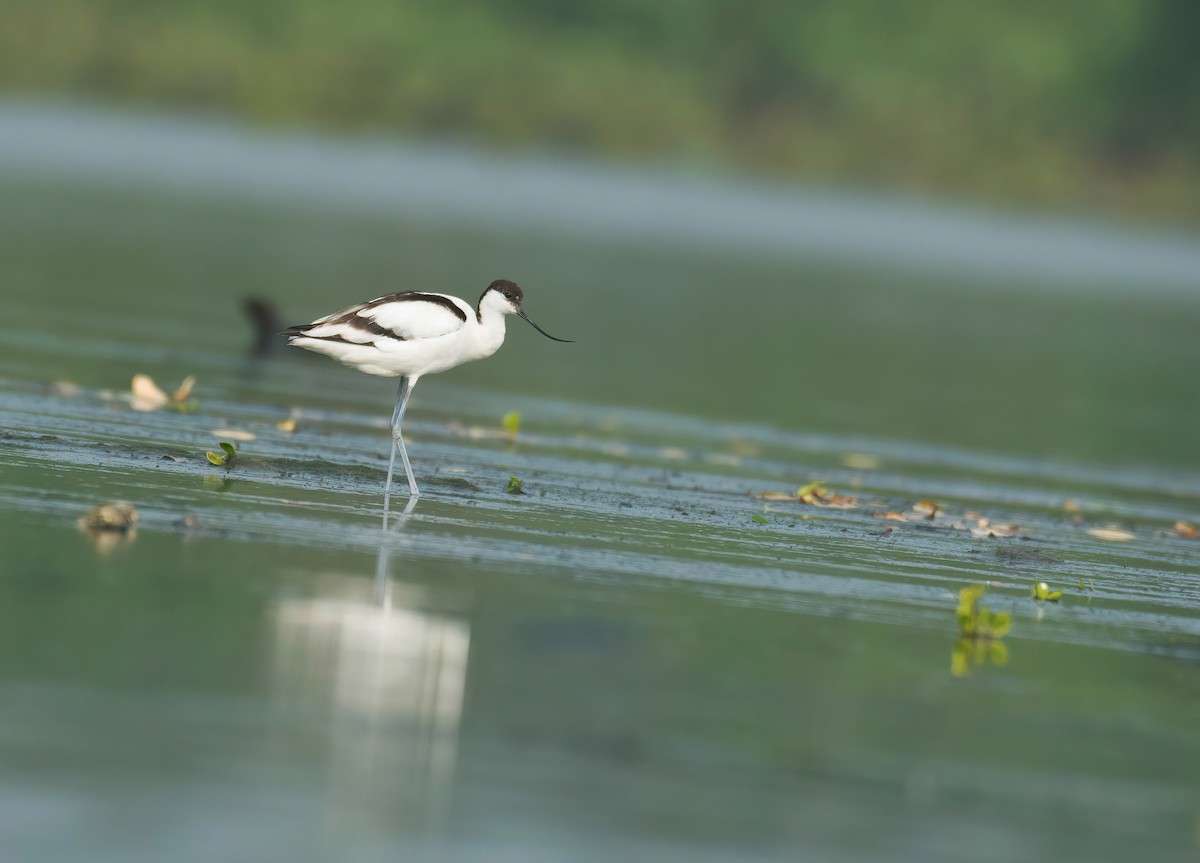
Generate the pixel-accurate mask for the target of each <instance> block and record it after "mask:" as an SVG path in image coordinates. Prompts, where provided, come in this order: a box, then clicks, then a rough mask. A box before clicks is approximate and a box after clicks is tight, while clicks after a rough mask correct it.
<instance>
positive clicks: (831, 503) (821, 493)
mask: <svg viewBox="0 0 1200 863" xmlns="http://www.w3.org/2000/svg"><path fill="white" fill-rule="evenodd" d="M796 496H797V497H798V498H800V500H801V502H802V503H807V504H808V505H809V506H823V507H828V508H829V509H854V508H855V507H856V506H858V498H856V497H852V496H850V495H845V494H837V493H836V492H833V491H830V490H829V489H828V488H826V487H825V486H823V485H821V484H820V483H819V482H810V483H809V484H808V485H804V486H801V487H800V488H798V489H796Z"/></svg>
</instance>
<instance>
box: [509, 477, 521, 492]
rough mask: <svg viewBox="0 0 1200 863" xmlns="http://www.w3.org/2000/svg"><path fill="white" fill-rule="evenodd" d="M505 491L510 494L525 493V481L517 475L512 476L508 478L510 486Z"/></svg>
mask: <svg viewBox="0 0 1200 863" xmlns="http://www.w3.org/2000/svg"><path fill="white" fill-rule="evenodd" d="M505 491H507V492H508V493H509V494H525V481H524V480H522V479H518V478H517V477H515V476H510V477H509V478H508V488H506V489H505Z"/></svg>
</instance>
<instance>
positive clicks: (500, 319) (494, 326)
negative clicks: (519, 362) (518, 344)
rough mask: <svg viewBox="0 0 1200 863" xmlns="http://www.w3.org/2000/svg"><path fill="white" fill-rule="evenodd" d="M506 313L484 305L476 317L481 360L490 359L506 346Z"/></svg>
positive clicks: (486, 304)
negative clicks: (501, 347)
mask: <svg viewBox="0 0 1200 863" xmlns="http://www.w3.org/2000/svg"><path fill="white" fill-rule="evenodd" d="M504 317H505V316H504V313H503V312H501V311H499V310H497V309H495V308H491V307H490V306H489V304H488V303H484V304H483V305H482V306H481V307H480V309H479V312H478V314H477V316H476V321H477V322H478V326H476V328H475V329H476V333H477V341H478V343H479V350H480V358H481V359H482V358H483V357H490V356H491V355H492V354H494V353H496V351H498V350H500V346H501V345H502V344H504Z"/></svg>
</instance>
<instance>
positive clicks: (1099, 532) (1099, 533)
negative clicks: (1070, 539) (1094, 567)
mask: <svg viewBox="0 0 1200 863" xmlns="http://www.w3.org/2000/svg"><path fill="white" fill-rule="evenodd" d="M1088 534H1089V535H1091V536H1094V537H1096V539H1105V540H1108V541H1109V542H1129V541H1130V540H1131V539H1133V534H1132V533H1130V532H1129V531H1127V530H1125V529H1123V528H1120V527H1093V528H1090V529H1089V530H1088Z"/></svg>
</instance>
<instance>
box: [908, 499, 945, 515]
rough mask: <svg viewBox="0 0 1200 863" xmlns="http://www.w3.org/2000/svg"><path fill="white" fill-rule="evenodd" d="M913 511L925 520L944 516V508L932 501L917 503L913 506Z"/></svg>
mask: <svg viewBox="0 0 1200 863" xmlns="http://www.w3.org/2000/svg"><path fill="white" fill-rule="evenodd" d="M912 511H913V512H914V513H916V514H917V515H919V516H921V517H923V518H937V517H938V516H939V515H941V514H942V508H941V507H940V506H938V505H937V504H936V503H934V502H933V501H931V500H921V501H917V502H916V503H914V504H913V505H912Z"/></svg>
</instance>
